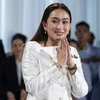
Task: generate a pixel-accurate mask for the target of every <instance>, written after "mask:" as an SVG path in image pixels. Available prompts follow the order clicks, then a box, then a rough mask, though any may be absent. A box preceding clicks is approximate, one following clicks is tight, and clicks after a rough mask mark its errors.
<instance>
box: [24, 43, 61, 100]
mask: <svg viewBox="0 0 100 100" xmlns="http://www.w3.org/2000/svg"><path fill="white" fill-rule="evenodd" d="M32 48H33V47H32V46H31V45H30V44H26V46H25V49H24V53H23V58H22V73H23V78H24V82H25V87H26V90H27V92H28V93H29V94H31V95H32V96H36V97H37V98H38V97H39V98H41V100H42V94H43V93H42V92H43V91H45V90H46V89H47V88H48V87H49V86H50V85H51V84H53V83H52V79H53V78H60V77H62V74H61V72H60V71H59V69H58V68H57V67H56V65H51V67H50V68H49V69H47V70H45V71H43V72H41V73H40V70H39V62H38V59H37V56H36V53H37V52H36V50H34V49H32Z"/></svg>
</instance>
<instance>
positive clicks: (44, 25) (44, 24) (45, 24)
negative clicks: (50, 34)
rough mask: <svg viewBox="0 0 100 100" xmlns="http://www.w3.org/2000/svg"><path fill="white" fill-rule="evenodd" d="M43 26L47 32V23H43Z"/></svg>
mask: <svg viewBox="0 0 100 100" xmlns="http://www.w3.org/2000/svg"><path fill="white" fill-rule="evenodd" d="M42 25H43V28H44V30H46V29H47V28H46V26H47V23H46V22H45V21H43V22H42Z"/></svg>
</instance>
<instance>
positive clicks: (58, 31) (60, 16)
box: [43, 9, 71, 41]
mask: <svg viewBox="0 0 100 100" xmlns="http://www.w3.org/2000/svg"><path fill="white" fill-rule="evenodd" d="M43 26H44V29H45V30H46V31H47V34H48V40H51V41H58V40H61V39H63V38H66V36H67V35H68V34H69V31H70V27H71V23H70V17H69V14H68V13H67V12H66V11H65V10H62V9H56V10H54V11H52V12H51V13H50V15H49V18H48V20H47V22H46V23H44V24H43Z"/></svg>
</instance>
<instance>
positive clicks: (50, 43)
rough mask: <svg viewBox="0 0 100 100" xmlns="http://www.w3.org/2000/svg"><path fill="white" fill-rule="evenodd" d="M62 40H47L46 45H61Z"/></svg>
mask: <svg viewBox="0 0 100 100" xmlns="http://www.w3.org/2000/svg"><path fill="white" fill-rule="evenodd" d="M59 44H60V42H58V41H55V42H49V41H47V42H46V46H59Z"/></svg>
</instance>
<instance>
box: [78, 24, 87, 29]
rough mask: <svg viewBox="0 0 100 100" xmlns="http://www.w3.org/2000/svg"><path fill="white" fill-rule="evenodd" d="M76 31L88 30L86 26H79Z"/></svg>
mask: <svg viewBox="0 0 100 100" xmlns="http://www.w3.org/2000/svg"><path fill="white" fill-rule="evenodd" d="M77 29H78V30H89V29H88V27H87V26H86V25H79V26H78V27H77Z"/></svg>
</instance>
